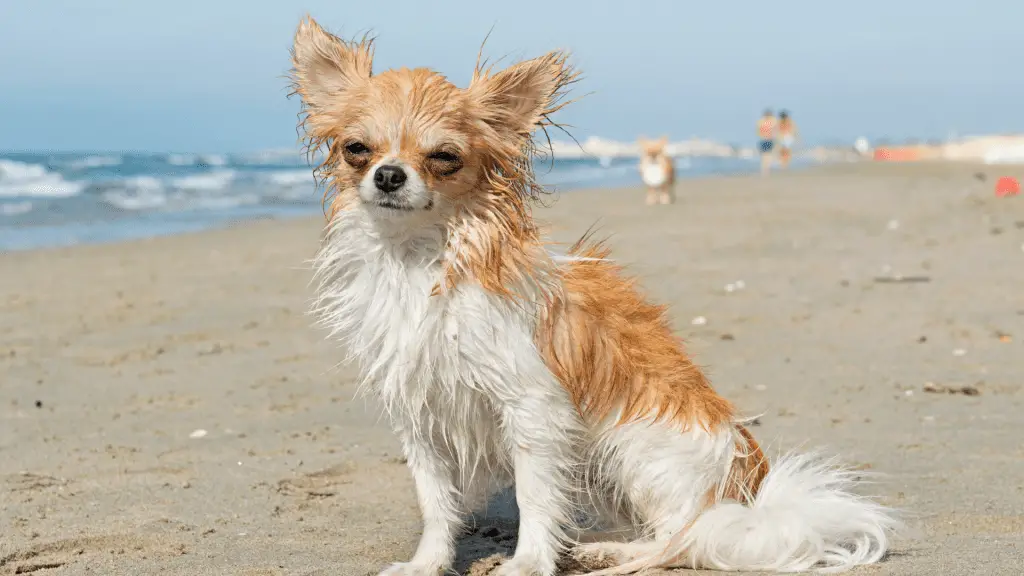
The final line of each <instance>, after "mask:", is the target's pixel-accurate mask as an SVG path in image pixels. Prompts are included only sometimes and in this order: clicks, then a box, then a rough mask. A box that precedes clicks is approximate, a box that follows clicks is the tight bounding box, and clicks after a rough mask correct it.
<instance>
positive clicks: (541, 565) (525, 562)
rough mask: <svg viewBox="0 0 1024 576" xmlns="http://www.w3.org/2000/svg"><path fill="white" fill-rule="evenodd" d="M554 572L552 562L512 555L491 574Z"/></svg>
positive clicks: (537, 575)
mask: <svg viewBox="0 0 1024 576" xmlns="http://www.w3.org/2000/svg"><path fill="white" fill-rule="evenodd" d="M554 574H555V566H554V564H553V563H550V562H541V561H539V560H536V559H534V558H529V557H524V556H513V557H512V558H510V559H509V560H508V561H506V562H505V563H504V564H502V565H501V566H498V569H497V570H495V571H494V572H492V575H493V576H554Z"/></svg>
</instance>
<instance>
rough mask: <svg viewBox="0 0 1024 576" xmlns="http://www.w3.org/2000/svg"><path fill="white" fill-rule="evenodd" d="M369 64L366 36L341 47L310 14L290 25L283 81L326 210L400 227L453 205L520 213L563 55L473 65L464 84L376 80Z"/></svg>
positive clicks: (563, 69)
mask: <svg viewBox="0 0 1024 576" xmlns="http://www.w3.org/2000/svg"><path fill="white" fill-rule="evenodd" d="M372 63H373V47H372V42H371V41H368V40H363V41H361V42H346V41H343V40H341V39H339V38H338V37H336V36H334V35H332V34H330V33H328V32H327V31H325V30H324V29H323V28H321V27H320V26H319V25H318V24H317V23H316V22H315V21H313V20H312V19H311V18H307V19H305V20H303V22H302V23H301V24H300V25H299V28H298V31H297V32H296V34H295V44H294V48H293V50H292V65H293V70H292V80H293V84H294V87H295V91H296V92H297V93H298V94H299V95H300V96H301V98H302V102H303V106H304V118H303V128H304V130H305V135H306V138H307V141H308V143H309V144H310V145H312V146H313V147H314V148H319V147H322V149H323V150H324V152H325V159H324V162H323V164H322V165H321V167H320V170H321V173H320V175H321V176H322V177H323V178H324V180H325V181H326V184H327V186H328V190H329V191H331V192H333V195H334V198H333V200H332V202H333V205H334V206H335V209H364V210H366V211H367V212H368V213H370V214H371V215H372V217H373V218H374V220H375V221H377V222H380V223H381V224H382V225H386V226H400V227H401V226H413V225H415V224H416V223H418V222H419V223H422V222H432V221H438V220H439V219H443V218H445V217H446V216H448V215H451V214H454V213H457V212H458V211H459V210H460V209H469V210H472V211H474V212H477V213H479V212H480V211H481V210H489V209H490V210H493V209H495V206H496V205H501V204H511V205H514V206H516V207H519V208H520V209H521V207H522V204H523V203H524V202H525V200H526V199H527V198H528V197H529V196H530V194H531V193H532V192H534V190H535V185H534V183H533V178H532V171H531V169H530V162H529V153H530V150H531V148H530V146H531V142H532V140H531V139H532V132H533V130H534V128H535V127H536V126H538V125H540V124H543V122H544V121H545V119H546V117H547V114H549V113H551V112H552V111H554V110H555V109H557V108H558V107H559V106H560V104H559V99H560V97H561V95H562V91H563V89H564V88H565V86H566V85H567V84H568V83H570V82H571V81H572V79H573V73H572V71H571V69H570V68H569V66H568V65H567V62H566V57H565V56H564V55H563V54H561V53H558V52H554V53H551V54H548V55H546V56H543V57H541V58H537V59H534V60H529V61H526V62H522V63H519V64H516V65H513V66H511V67H509V68H507V69H505V70H502V71H500V72H497V73H491V71H490V70H489V69H487V70H483V69H480V67H479V66H478V68H477V70H476V72H475V73H474V75H473V80H472V82H471V83H470V85H469V87H468V88H465V89H460V88H457V87H456V86H454V85H453V84H451V83H450V82H449V81H448V80H447V79H446V78H445V77H444V76H442V75H440V74H438V73H436V72H433V71H431V70H428V69H422V68H420V69H414V70H409V69H406V68H400V69H394V70H387V71H384V72H380V73H377V74H374V73H373V70H372ZM506 208H507V207H506Z"/></svg>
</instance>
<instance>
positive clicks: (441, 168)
mask: <svg viewBox="0 0 1024 576" xmlns="http://www.w3.org/2000/svg"><path fill="white" fill-rule="evenodd" d="M427 162H428V164H429V165H430V167H431V170H433V171H434V172H435V173H437V174H439V175H441V176H451V175H452V174H455V173H456V172H458V171H459V170H462V158H459V155H458V154H455V153H454V152H449V151H447V150H438V151H436V152H431V153H430V154H427Z"/></svg>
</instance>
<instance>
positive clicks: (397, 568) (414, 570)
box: [379, 562, 441, 576]
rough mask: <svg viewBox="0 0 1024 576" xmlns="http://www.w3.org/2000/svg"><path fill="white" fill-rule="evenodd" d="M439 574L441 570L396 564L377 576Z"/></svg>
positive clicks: (424, 575) (406, 563) (431, 575)
mask: <svg viewBox="0 0 1024 576" xmlns="http://www.w3.org/2000/svg"><path fill="white" fill-rule="evenodd" d="M440 573H441V569H440V568H438V567H433V566H423V565H420V564H412V563H411V562H396V563H395V564H392V565H391V566H388V567H387V568H385V569H384V570H383V571H381V573H380V574H379V576H437V575H438V574H440Z"/></svg>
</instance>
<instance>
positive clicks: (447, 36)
mask: <svg viewBox="0 0 1024 576" xmlns="http://www.w3.org/2000/svg"><path fill="white" fill-rule="evenodd" d="M3 4H4V6H3V8H2V9H0V85H2V89H0V150H147V151H199V152H235V151H251V150H261V149H266V148H282V147H289V146H293V145H294V143H295V129H294V128H295V112H296V111H297V103H296V102H295V101H289V100H287V99H286V98H285V95H286V92H287V89H286V81H285V80H284V79H283V77H282V76H283V74H284V73H285V72H286V70H287V68H288V48H289V45H290V41H291V36H292V33H293V31H294V28H295V25H296V24H297V23H298V21H299V18H300V17H301V16H302V15H304V14H305V13H306V12H309V13H310V14H312V15H313V16H314V17H315V18H316V19H317V20H318V21H319V22H320V23H321V24H323V25H324V26H325V27H327V28H329V29H331V30H333V31H335V32H339V33H341V34H342V35H346V36H351V35H355V34H357V33H359V32H361V31H365V30H372V31H373V32H374V33H375V34H376V35H377V37H378V46H377V59H376V62H375V68H376V69H383V68H389V67H393V66H402V65H405V66H410V67H412V66H429V67H431V68H434V69H436V70H438V71H440V72H442V73H444V74H446V75H447V76H448V77H449V78H451V79H452V80H453V81H454V82H455V83H456V84H460V85H465V83H466V81H467V80H468V78H469V75H470V73H471V71H472V67H473V61H474V59H475V57H476V51H477V48H478V47H479V44H480V42H481V40H482V39H483V37H484V36H485V35H486V33H487V31H488V30H489V29H490V28H491V26H492V25H493V26H495V29H494V32H493V34H492V35H491V39H490V40H489V42H488V45H487V50H486V53H487V54H488V55H490V56H495V57H497V56H503V55H507V56H509V57H512V58H521V57H532V56H536V55H539V54H542V53H543V52H545V51H547V50H550V49H552V48H568V49H570V50H572V51H573V53H574V54H575V62H576V63H577V65H579V66H580V67H581V68H582V70H583V72H584V74H585V79H584V81H583V82H582V83H581V84H580V85H578V91H579V92H580V93H583V92H593V94H592V95H590V96H588V97H587V98H585V99H584V100H583V101H581V102H578V103H576V104H574V105H573V106H572V107H570V108H569V109H567V110H566V111H565V113H564V114H563V115H562V117H561V119H562V120H563V121H564V122H567V123H569V124H572V125H574V126H575V128H574V129H573V133H574V135H576V136H577V137H578V138H581V139H582V138H586V137H588V136H591V135H597V136H606V137H611V138H618V139H629V138H633V137H635V136H637V135H638V134H648V135H654V134H668V135H670V136H671V137H673V138H686V137H689V136H692V135H697V136H704V137H711V138H717V139H721V140H725V141H730V142H735V143H747V142H749V141H750V140H751V139H752V132H753V123H754V122H755V120H756V118H757V116H758V114H759V113H760V111H761V110H762V108H764V107H766V106H768V107H773V108H779V107H784V108H788V109H790V110H791V111H792V112H793V114H794V117H795V118H796V119H797V121H798V122H799V123H800V124H801V127H802V130H803V133H804V135H805V138H806V139H807V140H809V141H818V142H820V141H830V140H837V141H850V140H852V139H853V138H855V137H857V136H859V135H866V136H869V137H874V138H878V137H886V136H888V137H892V138H904V137H922V138H934V137H944V136H946V135H947V134H948V133H949V132H950V131H957V132H959V133H961V134H963V133H982V132H994V131H999V132H1010V131H1024V73H1022V70H1024V68H1022V65H1021V62H1020V60H1019V54H1021V45H1022V42H1024V32H1022V29H1021V25H1022V22H1024V2H1022V1H1021V0H969V1H961V2H953V1H952V0H887V1H879V0H860V1H850V2H840V1H838V0H791V1H778V2H768V1H766V0H734V1H731V2H726V1H724V0H721V1H716V2H713V1H702V2H691V1H685V0H675V1H672V0H662V1H654V0H648V1H633V2H628V3H627V2H621V0H620V1H602V0H590V1H583V0H580V1H571V0H546V1H534V0H519V1H518V2H508V1H506V2H502V3H499V2H495V1H487V0H435V1H433V2H425V1H423V0H389V1H387V2H384V1H381V2H376V1H373V0H367V1H363V2H353V1H346V0H328V1H321V0H306V1H303V2H293V1H290V0H245V1H243V0H205V1H196V0H177V1H174V2H171V1H169V0H165V1H163V2H154V1H151V0H145V1H144V0H120V1H117V0H63V1H58V0H31V1H30V0H10V1H7V2H4V3H3Z"/></svg>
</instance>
